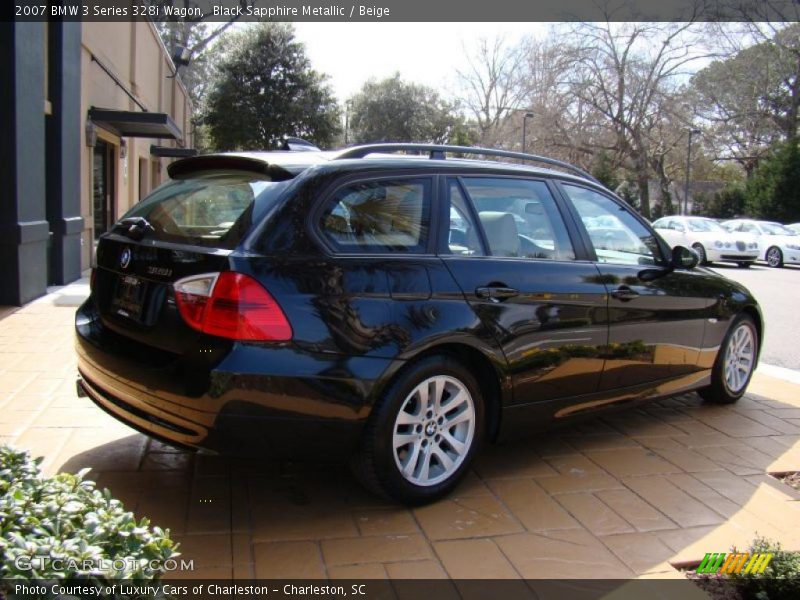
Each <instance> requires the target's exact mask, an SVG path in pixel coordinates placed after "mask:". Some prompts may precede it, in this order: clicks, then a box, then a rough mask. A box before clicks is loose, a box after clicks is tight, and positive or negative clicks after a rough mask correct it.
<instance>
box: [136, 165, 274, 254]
mask: <svg viewBox="0 0 800 600" xmlns="http://www.w3.org/2000/svg"><path fill="white" fill-rule="evenodd" d="M287 185H288V182H286V181H281V182H275V181H271V180H270V179H269V178H268V177H266V176H263V175H255V174H253V173H245V172H231V171H204V172H202V173H196V174H192V175H191V176H188V177H182V178H181V179H176V180H173V181H170V182H169V183H167V184H165V185H163V186H161V187H160V188H158V189H157V190H155V191H154V192H153V193H152V194H151V195H150V196H148V197H147V198H145V199H144V200H142V202H140V203H139V204H137V205H136V206H134V207H133V208H132V209H131V210H130V211H128V212H127V213H126V214H125V216H124V217H123V218H128V217H144V218H145V219H147V222H148V223H150V225H152V227H153V229H154V231H152V232H150V233H149V235H148V237H149V238H150V239H157V240H164V241H170V242H177V243H183V244H191V245H195V246H212V247H215V248H225V249H231V250H232V249H233V248H235V247H236V246H237V245H238V244H239V242H241V241H242V238H244V236H245V235H246V234H247V232H248V231H249V230H250V228H251V226H252V225H253V223H256V222H258V221H260V220H261V219H263V218H264V216H265V215H266V214H267V213H268V212H269V210H270V209H271V208H272V207H273V206H274V205H275V203H276V201H277V199H278V197H279V196H280V193H281V192H282V191H283V190H284V189H285V188H286V186H287Z"/></svg>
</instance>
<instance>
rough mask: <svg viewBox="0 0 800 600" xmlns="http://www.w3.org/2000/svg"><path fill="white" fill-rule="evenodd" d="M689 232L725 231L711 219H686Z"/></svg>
mask: <svg viewBox="0 0 800 600" xmlns="http://www.w3.org/2000/svg"><path fill="white" fill-rule="evenodd" d="M686 224H687V225H688V226H689V231H709V232H712V231H723V232H724V231H725V230H724V229H723V228H722V226H721V225H720V224H719V223H717V222H716V221H712V220H711V219H686Z"/></svg>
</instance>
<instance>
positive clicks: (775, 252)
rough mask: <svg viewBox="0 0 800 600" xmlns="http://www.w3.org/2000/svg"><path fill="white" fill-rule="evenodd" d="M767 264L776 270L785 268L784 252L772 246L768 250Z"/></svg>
mask: <svg viewBox="0 0 800 600" xmlns="http://www.w3.org/2000/svg"><path fill="white" fill-rule="evenodd" d="M767 264H768V265H769V266H770V267H775V268H777V267H782V266H783V252H781V249H780V248H778V247H777V246H772V247H771V248H770V249H769V250H767Z"/></svg>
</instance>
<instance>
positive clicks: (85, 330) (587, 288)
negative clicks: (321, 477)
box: [76, 144, 763, 503]
mask: <svg viewBox="0 0 800 600" xmlns="http://www.w3.org/2000/svg"><path fill="white" fill-rule="evenodd" d="M469 156H473V157H476V158H474V159H469V158H465V157H469ZM459 157H460V158H459ZM490 159H491V160H490ZM498 159H499V160H498ZM531 163H538V164H540V165H542V164H543V165H546V167H547V168H542V167H535V166H531ZM169 174H170V177H171V180H170V181H169V182H168V183H166V184H165V185H163V186H161V187H160V188H158V189H157V190H155V191H154V192H153V193H152V194H151V195H150V196H149V197H148V198H146V199H144V200H143V201H142V202H140V203H139V204H137V205H136V206H135V207H134V208H133V209H132V210H131V211H130V212H128V213H127V214H126V215H125V216H124V217H123V218H122V219H121V220H120V221H119V222H118V223H116V225H115V226H114V227H113V229H112V230H111V231H110V232H108V233H107V234H105V235H104V236H102V238H101V239H100V242H99V245H98V247H97V263H96V265H97V266H96V268H95V269H94V270H93V271H92V279H91V282H92V292H91V296H90V297H89V299H88V300H87V301H86V302H85V304H84V305H83V306H81V308H80V309H79V310H78V313H77V316H76V330H77V352H78V357H79V362H78V368H79V373H80V378H79V381H78V386H79V391H80V392H81V393H82V394H87V395H88V396H89V397H91V399H92V400H93V401H94V402H95V403H96V404H97V405H98V406H100V407H101V408H103V409H104V410H106V411H108V412H109V413H110V414H112V415H113V416H115V417H116V418H118V419H120V420H122V421H124V422H125V423H127V424H129V425H130V426H131V427H133V428H135V429H137V430H139V431H141V432H143V433H145V434H147V435H149V436H152V437H153V438H157V439H160V440H163V441H166V442H167V443H170V444H173V445H177V446H182V447H187V448H204V449H208V450H211V451H215V452H219V453H226V454H249V455H252V454H254V453H255V454H261V455H276V456H285V457H297V456H298V455H301V456H310V457H325V458H326V459H327V458H330V457H341V458H345V457H347V458H349V459H350V462H351V464H352V465H353V468H354V471H355V472H356V474H357V475H358V476H359V478H360V480H361V481H362V482H363V483H364V484H365V485H367V486H368V487H369V488H371V489H373V490H375V491H377V492H379V493H382V494H384V495H386V496H389V497H392V498H394V499H396V500H398V501H401V502H406V503H419V502H425V501H430V500H432V499H435V498H438V497H440V496H442V495H443V494H446V493H447V492H448V491H449V490H451V489H452V488H453V487H454V486H455V485H456V484H457V483H458V480H459V479H460V478H461V477H462V476H463V475H464V474H465V472H466V471H467V469H468V468H469V465H470V462H471V460H472V459H473V457H474V455H475V453H476V452H477V450H478V448H479V446H480V444H481V443H482V442H484V441H495V440H498V439H501V438H505V437H508V436H512V435H531V434H532V433H534V432H536V431H538V430H541V429H542V428H545V427H548V426H552V425H554V424H556V423H562V422H567V421H569V420H572V419H575V418H582V417H587V416H594V415H597V414H598V413H600V412H601V411H606V410H611V409H615V408H619V407H623V406H624V407H630V406H635V405H637V404H638V403H641V402H645V401H648V400H652V399H656V398H661V397H664V396H668V395H672V394H677V393H681V392H686V391H688V390H698V391H699V393H700V394H701V395H702V396H703V398H705V399H706V400H708V401H712V402H733V401H735V400H737V399H738V398H739V397H741V396H742V394H744V391H745V389H746V387H747V385H748V382H749V380H750V377H751V375H752V373H753V370H754V368H755V366H756V363H757V360H758V354H759V350H760V346H761V340H762V336H763V321H762V317H761V313H760V311H759V308H758V305H757V303H756V301H755V299H754V298H753V296H752V295H751V294H750V293H749V292H748V291H747V290H746V289H745V288H743V287H742V286H741V285H739V284H737V283H734V282H732V281H730V280H728V279H726V278H724V277H722V276H719V275H716V274H714V273H713V272H711V271H708V270H705V269H702V268H699V267H697V256H696V255H695V254H694V253H693V251H691V250H688V249H686V248H681V247H676V248H674V249H671V248H670V247H669V246H667V245H666V244H665V242H664V241H663V240H662V239H661V238H660V237H659V236H658V235H657V234H656V233H655V232H654V231H653V229H652V228H651V227H650V225H649V224H648V223H647V221H646V220H645V219H643V218H642V217H641V216H640V215H638V214H637V213H636V212H635V211H634V210H632V209H631V208H630V206H628V205H627V204H625V203H624V202H623V201H621V200H620V199H619V198H617V197H616V196H615V195H614V194H613V193H612V192H610V191H608V190H607V189H605V188H604V187H602V186H601V185H600V184H599V183H598V182H597V181H595V180H594V179H593V178H592V177H591V176H589V175H587V174H586V173H584V172H583V171H581V170H580V169H578V168H577V167H574V166H572V165H569V164H567V163H562V162H559V161H555V160H552V159H549V158H546V157H539V156H532V155H525V154H516V153H509V152H503V151H498V150H489V149H477V148H465V147H456V146H432V145H424V144H379V145H372V146H361V147H355V148H349V149H346V150H343V151H339V152H330V153H329V152H313V151H299V152H262V153H242V154H219V155H206V156H197V157H193V158H188V159H184V160H180V161H177V162H174V163H172V164H171V165H170V166H169Z"/></svg>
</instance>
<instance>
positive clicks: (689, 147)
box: [683, 129, 700, 215]
mask: <svg viewBox="0 0 800 600" xmlns="http://www.w3.org/2000/svg"><path fill="white" fill-rule="evenodd" d="M699 134H700V130H699V129H690V130H689V142H688V144H687V146H686V181H685V182H684V184H683V214H684V215H688V214H689V174H690V173H691V169H692V136H693V135H699Z"/></svg>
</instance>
